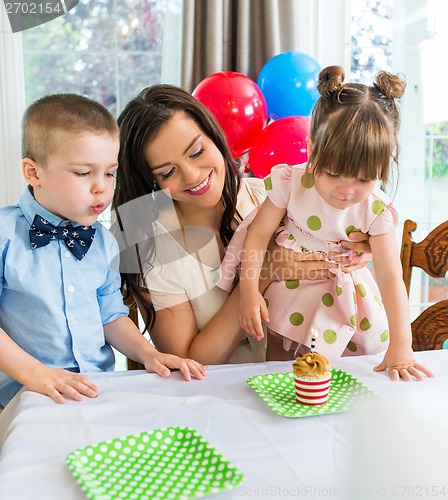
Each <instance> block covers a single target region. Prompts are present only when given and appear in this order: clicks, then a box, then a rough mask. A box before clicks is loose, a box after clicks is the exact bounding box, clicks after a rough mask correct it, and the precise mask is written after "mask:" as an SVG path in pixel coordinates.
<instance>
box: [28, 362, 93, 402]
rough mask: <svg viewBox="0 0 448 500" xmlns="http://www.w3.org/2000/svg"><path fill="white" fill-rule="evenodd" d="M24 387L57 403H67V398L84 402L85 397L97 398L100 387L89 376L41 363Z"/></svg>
mask: <svg viewBox="0 0 448 500" xmlns="http://www.w3.org/2000/svg"><path fill="white" fill-rule="evenodd" d="M24 386H25V387H26V388H27V389H28V390H30V391H34V392H38V393H39V394H44V395H46V396H49V397H50V398H52V399H53V400H54V401H56V403H59V404H62V403H65V398H64V396H63V394H64V395H65V396H69V397H70V398H72V399H74V400H75V401H82V400H83V399H84V396H87V397H88V398H96V396H97V395H98V392H99V391H98V387H97V386H96V385H95V384H94V383H92V382H91V381H90V380H89V378H88V377H87V375H81V374H80V373H73V372H70V371H68V370H64V369H62V368H52V367H50V366H46V365H44V364H42V363H39V364H38V365H37V366H36V367H35V368H34V369H33V370H32V371H31V372H30V374H29V377H28V378H27V379H26V380H25V381H24Z"/></svg>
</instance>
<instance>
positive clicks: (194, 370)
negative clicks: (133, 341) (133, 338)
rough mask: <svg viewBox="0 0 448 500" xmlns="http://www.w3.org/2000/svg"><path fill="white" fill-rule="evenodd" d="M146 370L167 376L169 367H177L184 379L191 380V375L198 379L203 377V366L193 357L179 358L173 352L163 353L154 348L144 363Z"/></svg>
mask: <svg viewBox="0 0 448 500" xmlns="http://www.w3.org/2000/svg"><path fill="white" fill-rule="evenodd" d="M144 365H145V368H146V370H147V371H148V372H155V373H157V374H158V375H160V376H161V377H168V376H169V375H170V373H171V372H170V368H171V369H178V370H180V371H181V372H182V375H183V376H184V379H185V380H187V381H190V380H191V375H193V376H194V377H195V378H197V379H198V380H201V379H203V378H204V377H205V366H203V365H201V363H198V362H197V361H194V360H193V359H187V358H180V357H179V356H175V355H174V354H164V353H161V352H159V351H157V350H156V349H154V352H152V353H151V355H150V356H149V357H148V359H147V360H146V361H145V363H144Z"/></svg>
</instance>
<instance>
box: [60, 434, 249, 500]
mask: <svg viewBox="0 0 448 500" xmlns="http://www.w3.org/2000/svg"><path fill="white" fill-rule="evenodd" d="M66 460H67V464H68V467H69V469H70V470H71V472H72V473H73V475H74V476H75V478H76V480H77V481H78V483H79V484H80V486H81V489H82V490H83V491H84V493H85V494H86V496H87V498H89V499H95V500H99V499H101V500H116V499H120V498H122V499H126V500H155V499H163V500H168V499H171V500H184V499H185V500H186V499H190V498H198V497H203V496H206V495H209V494H212V493H218V492H220V491H223V490H230V489H232V488H235V487H236V486H237V485H238V484H240V483H241V482H242V481H243V479H244V476H243V474H242V473H241V472H240V471H239V470H238V469H237V468H236V467H234V466H233V465H231V464H230V463H229V462H228V461H227V460H225V459H224V457H223V456H222V455H221V454H219V453H218V452H217V451H216V450H215V449H214V448H213V447H212V446H210V444H209V443H208V442H207V441H206V440H205V439H204V438H203V437H202V436H201V435H200V434H199V433H198V432H197V431H195V430H194V429H190V428H188V427H168V428H166V429H160V430H155V431H152V432H142V433H140V434H134V435H131V436H126V437H122V438H117V439H112V440H109V441H104V442H101V443H98V444H96V445H92V446H86V447H85V448H81V449H79V450H75V451H74V452H72V453H70V454H69V455H68V456H67V459H66Z"/></svg>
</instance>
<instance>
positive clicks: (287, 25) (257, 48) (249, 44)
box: [181, 0, 300, 92]
mask: <svg viewBox="0 0 448 500" xmlns="http://www.w3.org/2000/svg"><path fill="white" fill-rule="evenodd" d="M299 3H300V2H298V1H297V0H184V21H183V57H182V83H181V85H182V87H183V88H184V89H185V90H187V91H188V92H192V91H193V90H194V88H195V87H196V86H197V84H198V83H199V82H200V81H201V80H203V79H204V78H205V77H206V76H208V75H211V74H212V73H216V72H217V71H237V72H239V73H242V74H244V75H246V76H248V77H250V78H252V80H254V81H255V82H256V81H257V78H258V75H259V73H260V71H261V69H262V67H263V66H264V64H265V63H266V62H267V61H268V60H269V59H271V58H272V57H273V56H275V55H276V54H279V53H281V52H285V51H288V50H298V45H299V36H298V33H297V19H298V15H299V12H298V10H299V7H298V4H299Z"/></svg>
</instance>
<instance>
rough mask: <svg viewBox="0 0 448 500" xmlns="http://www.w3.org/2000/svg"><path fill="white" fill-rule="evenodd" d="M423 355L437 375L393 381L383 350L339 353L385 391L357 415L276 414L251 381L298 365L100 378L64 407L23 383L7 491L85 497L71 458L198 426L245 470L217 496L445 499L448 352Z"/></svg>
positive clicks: (0, 487) (6, 452) (11, 427)
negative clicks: (380, 367)
mask: <svg viewBox="0 0 448 500" xmlns="http://www.w3.org/2000/svg"><path fill="white" fill-rule="evenodd" d="M416 357H417V359H418V360H419V361H420V362H422V363H423V364H425V365H426V366H427V367H429V368H430V369H432V370H433V372H434V373H435V375H436V377H435V378H433V379H425V380H424V381H423V382H420V383H417V382H412V383H406V382H402V381H400V382H392V381H390V380H389V378H388V375H386V374H385V373H380V374H378V373H374V372H372V368H373V366H375V365H376V364H378V363H379V361H380V360H381V359H382V356H381V355H376V356H360V357H350V358H339V359H336V360H333V363H332V364H333V368H337V369H343V370H345V371H347V372H350V373H351V374H353V375H354V376H355V377H357V378H358V379H359V380H361V381H362V382H364V383H365V384H366V385H367V386H369V387H370V388H371V389H372V390H373V391H375V392H376V393H377V394H378V395H379V397H378V398H375V399H374V401H375V402H372V403H371V405H370V406H369V405H367V406H366V407H361V408H360V409H359V410H357V411H352V412H345V413H338V414H334V415H322V416H318V417H307V418H297V419H291V418H285V417H282V416H279V415H277V414H276V413H274V412H272V411H271V410H270V409H269V408H268V407H267V405H266V404H265V403H264V402H263V401H262V400H261V398H260V397H259V396H258V395H257V394H256V393H255V392H254V391H253V390H252V389H251V388H250V387H249V386H248V385H247V384H246V379H247V378H248V377H250V376H252V375H256V374H266V373H279V372H287V371H289V370H290V366H291V365H290V363H289V362H269V363H258V364H246V365H217V366H209V367H208V375H207V377H206V378H205V379H204V380H202V381H198V380H193V381H191V382H184V381H183V380H182V378H181V375H180V374H179V373H178V372H174V373H172V374H171V376H170V377H169V378H167V379H162V378H160V377H158V376H157V375H154V374H148V373H146V372H143V371H129V372H114V373H101V374H90V376H91V379H92V380H93V381H94V382H95V383H96V384H97V385H98V386H99V388H100V391H101V392H100V394H99V396H98V397H97V398H96V399H86V400H85V401H84V402H82V403H76V402H74V401H68V402H67V403H66V404H64V405H57V404H55V403H53V402H52V401H51V400H50V399H49V398H47V397H45V396H42V395H40V394H36V393H33V392H30V391H23V392H22V393H21V394H19V395H18V396H16V397H17V398H18V401H17V406H16V409H15V412H14V415H12V417H11V421H10V423H9V424H8V426H7V430H6V432H5V433H4V435H3V438H1V437H0V439H2V440H3V446H2V449H1V454H0V498H1V499H4V500H10V499H11V500H26V499H30V500H31V499H32V500H36V499H42V500H52V499H55V500H60V499H64V500H72V499H73V500H81V499H83V498H85V496H84V494H83V493H82V491H81V490H80V488H79V486H78V484H77V482H76V481H75V479H74V477H73V476H72V474H71V472H70V471H69V470H68V468H67V466H66V463H65V457H66V456H67V454H69V453H70V452H72V451H73V450H75V449H77V448H81V447H84V446H86V445H89V444H95V443H97V442H99V441H103V440H107V439H112V438H115V437H120V436H126V435H129V434H134V433H139V432H142V431H151V430H153V429H158V428H165V427H168V426H187V427H191V428H193V429H196V430H197V431H198V432H199V433H200V434H202V436H203V437H204V438H205V439H206V440H207V441H208V442H209V443H210V444H212V445H213V446H214V447H215V448H216V449H217V450H218V451H219V452H220V453H222V454H223V455H224V457H226V458H227V459H228V460H229V461H230V462H232V463H233V464H234V465H235V466H237V467H238V468H239V469H240V470H241V471H242V472H243V473H244V475H245V481H244V482H243V483H242V484H241V485H240V486H238V487H237V488H235V489H234V490H231V491H226V492H222V493H219V494H216V495H215V498H216V499H217V500H222V499H231V498H232V499H235V498H241V497H243V498H244V497H247V498H253V497H258V498H263V497H264V498H269V499H270V498H274V497H290V498H307V499H312V498H325V497H326V498H340V499H343V498H353V499H357V500H363V499H370V498H400V497H401V498H412V497H414V496H415V497H419V498H424V497H425V494H426V495H427V498H444V497H445V496H448V480H447V479H446V477H447V473H446V470H447V469H446V466H447V465H448V464H447V460H446V458H445V457H446V450H444V449H443V448H444V447H445V443H446V442H447V433H446V425H447V422H448V396H447V394H448V351H431V352H419V353H416ZM4 413H5V412H4ZM4 418H5V417H4V414H2V416H1V417H0V420H1V419H4ZM366 471H367V472H366ZM391 471H392V472H391ZM403 482H404V484H401V483H403ZM399 488H403V489H402V490H400V489H399ZM443 488H446V494H445V495H443V492H444V490H443ZM361 489H362V490H361ZM418 493H420V494H418Z"/></svg>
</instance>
